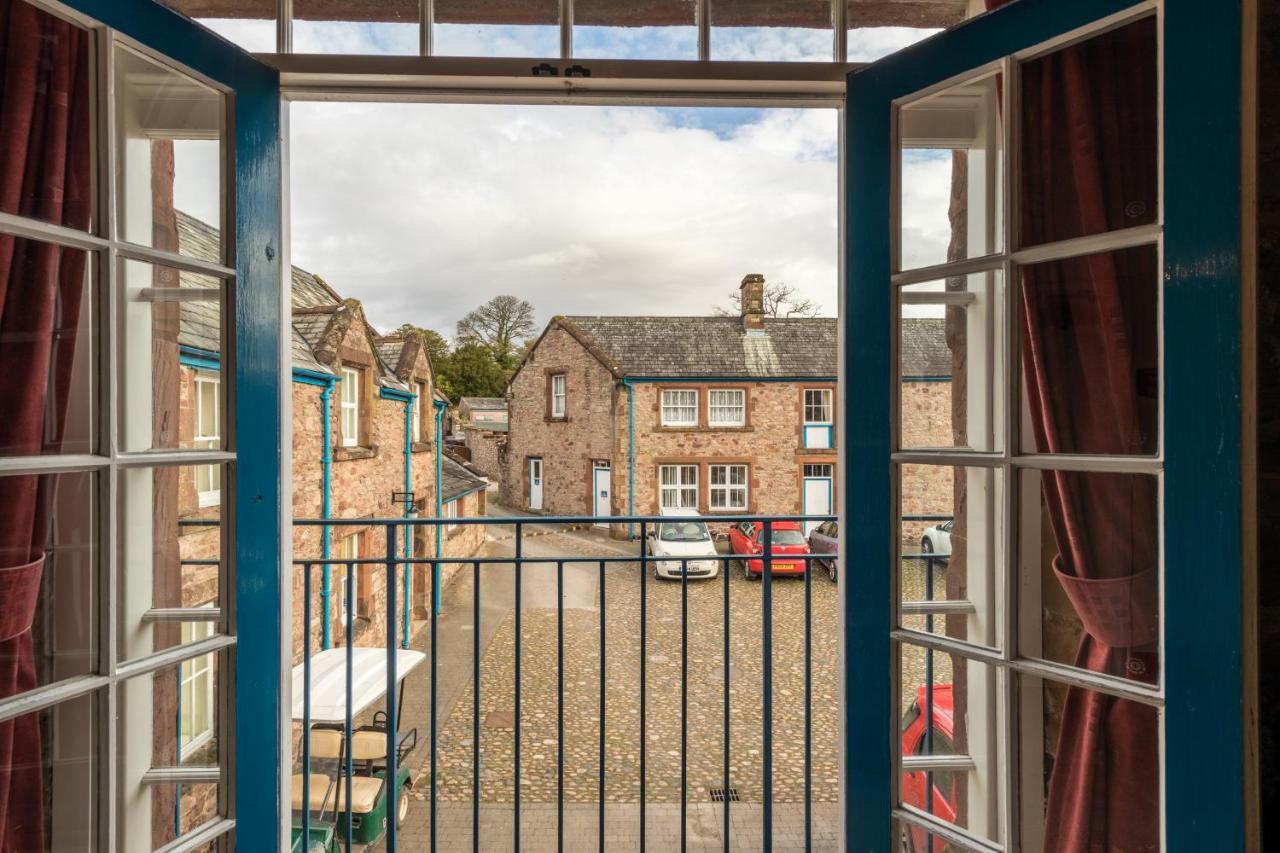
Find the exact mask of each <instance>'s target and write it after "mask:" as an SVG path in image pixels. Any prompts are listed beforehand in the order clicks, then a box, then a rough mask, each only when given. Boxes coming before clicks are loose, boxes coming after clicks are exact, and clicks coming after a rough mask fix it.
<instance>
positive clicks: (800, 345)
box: [556, 317, 838, 378]
mask: <svg viewBox="0 0 1280 853" xmlns="http://www.w3.org/2000/svg"><path fill="white" fill-rule="evenodd" d="M556 322H560V323H561V324H562V325H564V326H565V327H566V328H568V329H569V331H570V332H571V333H572V332H573V331H575V330H576V331H578V332H580V333H581V334H582V335H583V336H585V337H586V338H588V339H589V340H590V341H592V342H593V343H594V344H595V345H596V347H598V349H599V351H600V353H601V354H602V355H603V356H604V360H605V361H606V363H608V365H609V366H610V368H611V369H612V370H613V371H614V372H615V373H616V374H617V375H619V376H671V377H694V376H726V377H760V378H770V377H797V378H803V377H820V376H835V375H836V372H837V368H836V359H837V353H836V349H837V344H836V335H837V322H838V321H837V320H836V319H835V318H834V317H790V318H785V319H784V318H768V319H766V320H765V321H764V330H763V331H762V332H752V333H748V332H746V331H744V330H743V328H742V320H741V318H739V317H560V318H557V320H556Z"/></svg>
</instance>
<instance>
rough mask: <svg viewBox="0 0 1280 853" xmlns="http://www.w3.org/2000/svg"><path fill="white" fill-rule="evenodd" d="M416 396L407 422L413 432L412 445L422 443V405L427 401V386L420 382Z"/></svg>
mask: <svg viewBox="0 0 1280 853" xmlns="http://www.w3.org/2000/svg"><path fill="white" fill-rule="evenodd" d="M416 390H417V396H415V397H414V398H413V404H412V410H411V411H410V412H409V421H410V423H411V425H412V430H413V443H414V444H421V443H422V403H423V401H424V400H426V399H427V386H426V385H425V384H423V383H421V382H419V383H417V386H416Z"/></svg>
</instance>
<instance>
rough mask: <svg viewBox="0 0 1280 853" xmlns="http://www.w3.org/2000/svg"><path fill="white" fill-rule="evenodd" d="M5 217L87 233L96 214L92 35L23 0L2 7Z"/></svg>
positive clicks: (0, 197) (0, 142) (0, 201)
mask: <svg viewBox="0 0 1280 853" xmlns="http://www.w3.org/2000/svg"><path fill="white" fill-rule="evenodd" d="M4 10H5V14H4V15H3V17H0V22H3V24H2V29H0V56H4V63H5V79H6V81H7V83H6V84H4V85H0V116H3V117H4V122H3V133H0V163H4V164H5V175H4V191H3V192H0V212H4V213H14V214H17V215H19V216H27V217H31V218H32V219H39V220H42V221H44V222H54V223H57V224H58V225H65V226H67V227H68V228H75V229H78V230H81V231H88V230H89V227H90V225H91V220H92V218H93V217H92V214H93V196H94V185H93V158H92V155H91V154H90V143H89V140H90V138H92V136H93V125H92V120H91V118H90V116H91V115H92V111H91V102H92V94H91V90H90V88H89V80H90V76H91V74H92V71H91V69H90V58H89V41H90V38H91V36H90V35H89V33H88V32H86V31H85V30H82V29H81V28H80V27H77V26H75V25H73V24H70V23H67V22H66V21H64V20H63V19H61V18H58V17H55V16H53V15H51V14H49V13H48V12H45V11H43V10H41V9H37V8H36V7H35V6H32V5H31V4H29V3H24V2H22V0H17V2H11V3H5V4H4Z"/></svg>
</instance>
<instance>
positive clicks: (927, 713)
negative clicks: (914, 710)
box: [924, 561, 933, 853]
mask: <svg viewBox="0 0 1280 853" xmlns="http://www.w3.org/2000/svg"><path fill="white" fill-rule="evenodd" d="M928 568H929V570H928V571H926V572H925V573H924V596H925V598H926V599H928V600H932V599H933V571H932V569H933V563H932V561H930V563H929V567H928ZM924 630H925V632H926V633H929V634H932V633H933V614H932V613H926V614H925V615H924ZM924 754H925V755H933V649H925V650H924ZM924 808H925V811H927V812H928V813H929V814H933V771H932V770H925V772H924ZM924 849H925V853H933V833H932V832H927V833H925V836H924Z"/></svg>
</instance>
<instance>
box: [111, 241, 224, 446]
mask: <svg viewBox="0 0 1280 853" xmlns="http://www.w3.org/2000/svg"><path fill="white" fill-rule="evenodd" d="M122 271H123V275H124V287H123V288H122V293H123V294H124V305H123V306H122V307H123V312H122V313H123V324H124V329H123V331H124V334H123V335H122V336H121V337H122V341H121V353H120V361H121V365H122V366H123V369H122V371H121V377H122V379H121V389H120V391H121V394H120V396H121V434H120V438H121V442H122V444H123V446H124V448H125V450H130V451H135V450H151V449H156V448H167V449H174V448H183V449H199V450H208V449H216V448H217V447H220V446H221V440H220V438H215V440H213V441H210V440H209V436H210V435H212V436H214V437H218V436H220V435H221V432H220V430H219V429H218V428H216V427H215V429H214V432H213V433H212V434H210V433H206V432H203V431H202V428H203V427H204V424H202V423H201V422H199V421H198V419H197V416H198V415H200V416H203V417H206V418H208V417H210V414H209V413H208V411H207V409H206V410H204V411H201V405H202V404H203V403H205V402H206V401H207V400H208V399H210V397H213V398H215V399H216V397H217V395H216V394H213V393H212V392H211V391H210V390H209V389H208V388H205V389H204V390H203V391H202V392H201V391H199V390H198V388H197V386H200V385H203V383H204V382H216V383H217V387H219V388H220V387H221V382H220V377H221V374H222V360H221V351H222V294H223V283H222V282H221V281H220V280H218V279H216V278H213V277H211V276H206V275H200V274H197V273H191V272H179V271H178V270H176V269H174V268H173V267H163V266H155V265H153V264H149V263H146V262H143V261H130V260H127V261H124V263H123V265H122Z"/></svg>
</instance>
